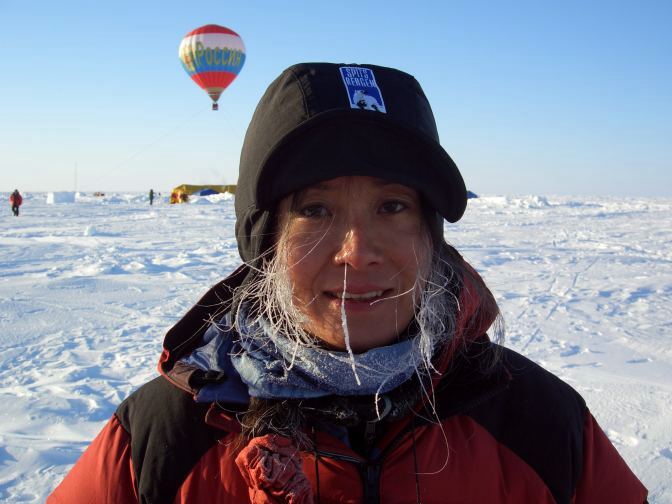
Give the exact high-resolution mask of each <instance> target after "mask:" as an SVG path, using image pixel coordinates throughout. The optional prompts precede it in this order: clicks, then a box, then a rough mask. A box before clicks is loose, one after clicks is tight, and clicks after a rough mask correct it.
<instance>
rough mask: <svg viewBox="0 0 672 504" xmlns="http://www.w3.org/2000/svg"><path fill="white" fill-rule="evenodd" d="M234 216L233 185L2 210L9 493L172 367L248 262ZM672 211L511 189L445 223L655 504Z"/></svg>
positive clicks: (0, 286)
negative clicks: (217, 292) (186, 199)
mask: <svg viewBox="0 0 672 504" xmlns="http://www.w3.org/2000/svg"><path fill="white" fill-rule="evenodd" d="M1 196H2V197H5V198H6V197H8V194H7V195H5V194H3V195H1ZM5 201H6V200H5ZM234 223H235V216H234V212H233V200H232V199H230V198H229V197H223V196H209V197H204V198H198V199H194V201H193V202H192V204H189V205H168V204H166V203H165V200H161V199H159V200H158V201H157V200H155V205H154V206H152V207H150V206H149V204H148V202H147V198H146V196H144V195H134V194H133V195H127V194H113V195H109V196H106V197H104V198H95V197H92V196H91V197H90V196H86V195H78V196H77V198H76V200H75V203H70V204H47V203H46V195H45V194H27V195H25V200H24V205H23V206H22V207H21V216H20V217H19V218H14V217H13V216H12V215H11V212H10V211H9V208H7V209H6V212H3V213H2V214H1V215H0V404H2V406H1V407H0V501H1V502H29V503H32V502H43V501H44V500H45V498H46V496H47V495H48V493H49V492H50V491H51V490H52V489H53V488H54V487H55V486H56V485H57V484H58V482H59V481H60V480H61V479H62V477H63V476H64V475H65V473H66V472H67V471H68V469H69V468H70V466H71V465H72V464H73V463H74V462H75V460H76V459H77V458H78V457H79V455H80V454H81V452H82V451H83V450H84V449H85V448H86V446H87V445H88V444H89V442H90V441H91V439H92V438H93V437H94V436H95V435H96V434H97V432H98V431H99V430H100V429H101V428H102V426H103V425H104V423H105V422H106V421H107V419H108V418H109V417H110V415H111V414H112V413H113V411H114V409H115V408H116V406H117V405H118V404H119V402H120V401H121V400H123V399H124V398H125V397H126V396H127V395H128V394H129V393H130V392H131V391H132V390H134V389H135V388H137V387H138V386H140V385H141V384H142V383H144V382H146V381H147V380H149V379H151V378H153V377H154V376H156V375H157V371H156V364H157V361H158V357H159V353H160V351H161V342H162V338H163V334H164V333H165V331H166V330H167V329H168V328H169V327H170V326H171V325H172V324H173V323H174V322H175V321H176V320H177V319H178V318H179V317H180V316H181V315H182V314H184V313H185V312H186V311H187V310H188V308H189V307H191V305H192V304H193V303H194V302H196V301H197V300H198V298H199V297H200V295H201V294H202V293H203V292H204V291H205V290H206V289H207V287H209V286H210V285H211V284H213V283H215V282H216V281H218V280H219V279H221V278H222V277H223V276H225V275H226V274H227V273H229V272H230V271H232V270H233V269H234V268H235V267H236V266H237V265H238V263H239V259H238V252H237V248H236V241H235V236H234ZM671 223H672V200H670V199H641V198H640V199H616V198H587V197H581V198H579V197H574V198H570V197H541V196H524V197H503V196H501V197H484V198H480V199H477V200H470V202H469V208H468V210H467V213H466V215H465V217H464V218H463V220H461V221H460V222H459V223H457V224H453V225H446V227H445V233H446V238H447V240H448V241H449V242H450V243H452V244H454V245H455V246H456V247H457V248H458V250H460V251H461V252H462V253H463V255H464V256H465V257H466V258H467V259H468V260H469V261H470V262H471V263H472V264H473V265H474V266H475V267H476V269H477V270H478V271H479V272H480V273H481V274H482V275H483V276H484V278H485V279H486V282H487V283H488V285H489V287H490V288H491V290H492V291H493V292H494V294H495V296H496V298H497V300H498V302H499V304H500V308H501V309H502V313H503V315H504V318H505V322H506V328H507V345H508V346H510V347H512V348H513V349H515V350H517V351H519V352H521V353H523V354H524V355H526V356H528V357H530V358H532V359H533V360H535V361H536V362H539V363H540V364H541V365H543V366H544V367H545V368H546V369H548V370H549V371H551V372H553V373H555V374H557V375H558V376H560V377H561V378H562V379H564V380H565V381H567V382H568V383H570V384H571V385H572V386H573V387H574V388H576V389H577V390H578V391H579V392H580V393H581V394H582V395H583V397H584V398H585V399H586V402H587V403H588V405H589V407H590V409H591V411H592V412H593V414H594V415H595V416H596V418H597V419H598V421H599V422H600V424H601V426H602V427H603V428H604V430H605V432H606V433H607V435H608V436H609V438H610V439H611V441H612V442H613V443H614V445H615V446H616V448H617V449H618V450H619V452H620V453H621V455H622V456H623V457H624V458H625V459H626V461H627V462H628V463H629V464H630V466H631V467H632V468H633V470H634V471H635V473H636V474H637V475H638V476H639V477H640V479H641V480H642V481H643V482H644V483H645V484H646V485H647V487H648V488H649V491H650V502H652V503H672V409H671V408H670V406H669V405H670V404H672V349H671V345H670V344H669V343H670V336H671V335H672V224H671Z"/></svg>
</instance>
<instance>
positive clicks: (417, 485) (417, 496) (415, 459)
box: [411, 417, 422, 504]
mask: <svg viewBox="0 0 672 504" xmlns="http://www.w3.org/2000/svg"><path fill="white" fill-rule="evenodd" d="M411 441H412V444H413V472H414V473H415V502H416V504H422V501H421V500H420V474H419V471H418V454H417V453H416V450H415V417H414V418H413V420H412V425H411Z"/></svg>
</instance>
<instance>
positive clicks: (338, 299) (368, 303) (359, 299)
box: [325, 288, 392, 309]
mask: <svg viewBox="0 0 672 504" xmlns="http://www.w3.org/2000/svg"><path fill="white" fill-rule="evenodd" d="M353 290H354V289H353ZM391 293H392V289H380V288H378V289H370V290H364V289H356V291H355V292H352V291H350V290H346V291H345V292H343V291H342V290H341V291H326V292H325V295H326V296H327V297H328V298H330V300H331V302H332V303H335V304H337V305H340V304H341V303H344V304H345V307H346V308H349V309H351V308H355V307H362V308H365V307H366V308H368V307H373V306H375V305H376V304H377V303H376V301H380V300H381V299H383V298H384V297H387V296H389V295H391Z"/></svg>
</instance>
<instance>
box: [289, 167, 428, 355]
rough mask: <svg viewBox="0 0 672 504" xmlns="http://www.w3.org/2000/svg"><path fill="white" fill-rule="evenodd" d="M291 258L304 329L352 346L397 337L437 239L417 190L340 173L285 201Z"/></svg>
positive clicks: (341, 346)
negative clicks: (432, 235) (432, 239)
mask: <svg viewBox="0 0 672 504" xmlns="http://www.w3.org/2000/svg"><path fill="white" fill-rule="evenodd" d="M280 215H281V216H282V217H281V223H280V226H281V236H280V240H279V241H280V244H279V253H280V254H281V257H284V258H286V261H287V265H286V266H287V273H288V275H289V280H290V282H291V285H292V288H293V301H294V304H295V305H296V306H297V307H298V308H299V309H300V310H301V311H302V312H303V313H304V315H306V317H307V319H308V322H307V324H306V325H305V326H304V329H305V330H307V331H308V332H309V333H311V334H312V335H314V336H315V337H317V338H319V339H320V340H322V341H323V342H324V343H325V344H326V345H327V346H328V347H331V348H336V349H341V350H343V349H345V348H346V345H345V339H344V329H343V322H344V321H343V316H342V309H343V308H344V310H345V319H346V320H347V330H348V334H349V338H350V346H351V348H352V350H353V351H354V352H363V351H365V350H368V349H370V348H374V347H378V346H383V345H387V344H390V343H392V342H394V341H395V340H396V338H397V336H398V335H399V333H400V332H402V331H403V330H404V329H405V328H406V326H407V325H408V324H409V322H410V321H411V319H412V318H413V315H414V311H415V303H414V298H415V297H416V296H417V293H418V292H419V290H420V288H421V287H422V284H423V280H422V279H423V278H426V275H427V271H428V269H429V264H430V256H431V242H430V238H429V235H428V233H427V231H426V225H425V223H424V221H423V217H422V210H421V205H420V198H419V196H418V193H417V192H416V191H415V190H414V189H411V188H409V187H406V186H403V185H400V184H396V183H392V182H388V181H385V180H381V179H377V178H373V177H358V176H357V177H356V176H349V177H338V178H335V179H332V180H328V181H326V182H321V183H319V184H315V185H314V186H311V187H309V188H307V189H305V190H303V191H300V192H297V193H296V194H294V195H293V196H290V197H287V198H285V199H284V200H283V201H282V202H281V203H280Z"/></svg>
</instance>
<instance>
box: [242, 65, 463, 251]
mask: <svg viewBox="0 0 672 504" xmlns="http://www.w3.org/2000/svg"><path fill="white" fill-rule="evenodd" d="M346 175H368V176H373V177H379V178H383V179H387V180H391V181H394V182H398V183H401V184H404V185H406V186H408V187H412V188H414V189H416V190H417V191H418V192H419V193H420V194H421V196H422V197H423V200H424V201H425V202H426V204H427V205H429V206H430V207H431V208H432V209H434V210H435V211H436V212H437V213H438V214H439V215H440V216H441V217H443V218H445V219H446V220H448V221H449V222H456V221H458V220H459V219H460V218H461V217H462V215H463V214H464V211H465V209H466V205H467V192H466V188H465V185H464V180H463V179H462V175H461V174H460V172H459V170H458V168H457V166H456V165H455V163H454V162H453V160H452V159H451V158H450V156H449V155H448V153H447V152H446V151H445V150H444V149H443V147H441V144H440V142H439V135H438V131H437V129H436V123H435V121H434V115H433V113H432V110H431V107H430V105H429V102H428V100H427V98H426V96H425V94H424V92H423V91H422V88H421V87H420V84H419V83H418V82H417V81H416V80H415V78H414V77H413V76H411V75H409V74H407V73H404V72H402V71H400V70H396V69H393V68H387V67H381V66H377V65H357V64H336V63H301V64H298V65H293V66H291V67H289V68H287V69H286V70H285V71H284V72H282V74H281V75H280V76H279V77H278V78H277V79H275V80H274V81H273V82H272V83H271V85H270V86H269V87H268V89H267V90H266V93H265V94H264V95H263V97H262V98H261V101H260V102H259V104H258V105H257V108H256V110H255V112H254V115H253V117H252V120H251V122H250V125H249V127H248V129H247V133H246V135H245V141H244V143H243V148H242V152H241V157H240V170H239V178H238V186H237V188H236V201H235V205H236V217H237V222H236V235H237V238H238V246H239V250H240V252H241V257H242V258H243V259H244V260H251V259H253V258H254V257H256V256H257V255H258V254H260V253H261V252H263V251H264V250H265V249H266V246H267V245H268V244H267V243H266V241H265V238H264V236H267V235H268V233H269V232H270V220H269V215H270V214H272V213H273V212H274V211H275V208H276V206H277V204H278V202H279V201H280V199H282V198H283V197H284V196H286V195H288V194H291V193H293V192H295V191H297V190H300V189H303V188H305V187H307V186H310V185H312V184H315V183H317V182H320V181H323V180H329V179H332V178H336V177H340V176H346ZM441 221H442V219H439V220H438V221H437V225H438V226H440V227H441V229H442V226H443V225H442V223H441ZM441 234H442V233H441ZM265 243H266V244H265Z"/></svg>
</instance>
